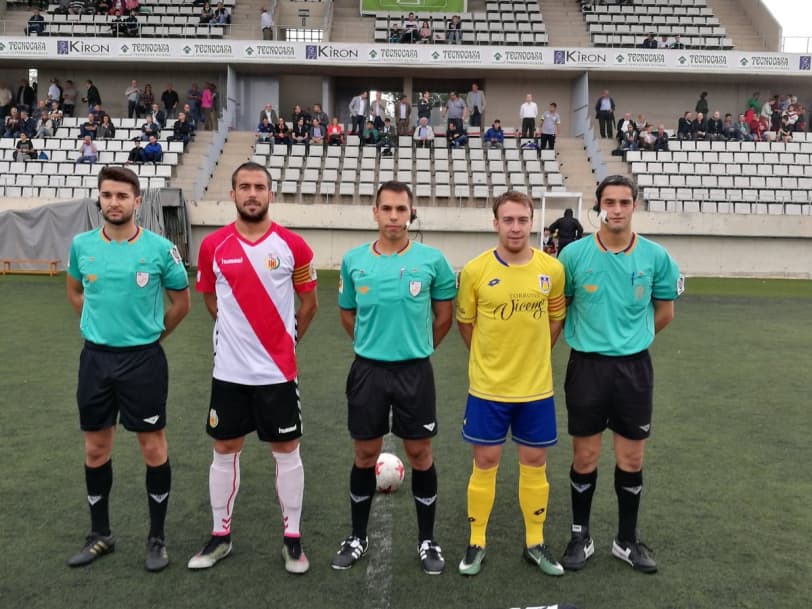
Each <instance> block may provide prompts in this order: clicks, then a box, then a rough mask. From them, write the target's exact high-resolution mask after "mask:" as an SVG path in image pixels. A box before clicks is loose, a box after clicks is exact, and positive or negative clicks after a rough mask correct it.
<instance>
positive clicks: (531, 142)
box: [519, 139, 539, 150]
mask: <svg viewBox="0 0 812 609" xmlns="http://www.w3.org/2000/svg"><path fill="white" fill-rule="evenodd" d="M519 148H520V149H521V150H538V149H539V145H538V144H537V143H536V140H535V139H527V140H524V141H523V142H522V145H521V146H519Z"/></svg>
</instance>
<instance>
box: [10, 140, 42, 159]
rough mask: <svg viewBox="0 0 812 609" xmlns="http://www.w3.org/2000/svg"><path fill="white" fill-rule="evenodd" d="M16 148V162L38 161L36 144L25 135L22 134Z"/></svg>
mask: <svg viewBox="0 0 812 609" xmlns="http://www.w3.org/2000/svg"><path fill="white" fill-rule="evenodd" d="M15 148H16V150H15V152H14V160H15V161H17V162H18V163H24V162H25V161H36V160H37V151H36V150H34V142H32V141H31V140H30V139H29V137H28V136H27V135H26V134H25V133H20V139H19V140H17V144H16V145H15Z"/></svg>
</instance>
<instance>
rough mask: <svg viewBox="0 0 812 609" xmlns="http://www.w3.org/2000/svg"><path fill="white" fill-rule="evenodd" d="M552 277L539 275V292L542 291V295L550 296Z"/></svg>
mask: <svg viewBox="0 0 812 609" xmlns="http://www.w3.org/2000/svg"><path fill="white" fill-rule="evenodd" d="M550 286H551V283H550V276H549V275H539V290H541V293H542V294H549V293H550Z"/></svg>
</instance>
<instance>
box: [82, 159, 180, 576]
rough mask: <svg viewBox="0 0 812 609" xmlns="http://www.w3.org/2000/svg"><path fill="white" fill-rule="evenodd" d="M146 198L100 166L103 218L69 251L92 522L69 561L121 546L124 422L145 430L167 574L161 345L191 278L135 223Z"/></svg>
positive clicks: (128, 174) (166, 246) (131, 180)
mask: <svg viewBox="0 0 812 609" xmlns="http://www.w3.org/2000/svg"><path fill="white" fill-rule="evenodd" d="M140 204H141V196H140V187H139V183H138V176H136V175H135V174H134V173H133V172H132V171H130V170H129V169H124V168H121V167H105V168H104V169H102V170H101V171H100V172H99V200H98V207H99V211H100V212H101V215H102V217H103V219H104V221H103V223H102V225H101V226H100V227H99V228H97V229H95V230H92V231H89V232H86V233H81V234H79V235H76V236H75V237H74V238H73V243H72V244H71V248H70V260H69V263H68V269H67V270H68V280H67V281H68V285H67V291H68V301H69V302H70V304H71V306H72V307H73V308H74V310H75V311H76V313H77V314H79V315H80V316H81V322H80V329H81V333H82V337H83V338H84V339H85V344H84V348H83V349H82V354H81V357H80V359H79V383H78V388H77V391H76V397H77V402H78V405H79V423H80V426H81V428H82V431H83V432H84V439H85V482H86V484H87V502H88V505H89V506H90V523H91V526H90V534H89V535H88V536H87V540H86V543H85V545H84V546H83V547H82V549H81V550H80V551H79V552H78V553H76V554H75V555H73V556H71V557H70V558H69V559H68V564H69V565H70V566H72V567H79V566H83V565H87V564H90V563H91V562H93V561H94V560H96V559H97V558H99V557H100V556H103V555H104V554H107V553H109V552H112V551H113V550H114V548H115V538H114V537H113V535H112V533H111V532H110V518H109V510H108V502H109V497H110V488H111V487H112V485H113V466H112V462H111V460H110V453H111V450H112V447H113V433H114V431H115V425H116V422H117V420H120V421H121V424H122V425H123V426H124V428H125V429H128V430H129V431H134V432H135V433H136V436H137V438H138V444H139V446H140V448H141V454H142V455H143V458H144V462H145V463H146V467H147V474H146V487H147V495H148V499H147V501H148V505H149V518H150V530H149V535H148V537H147V553H146V560H145V562H144V566H145V568H146V569H147V570H148V571H160V570H162V569H164V568H165V567H166V566H167V565H168V564H169V558H168V555H167V552H166V544H165V541H164V520H165V519H166V508H167V504H168V503H169V489H170V485H171V470H170V467H169V459H168V457H167V449H166V437H165V435H164V426H165V425H166V395H167V389H168V382H169V375H168V370H167V364H166V357H165V356H164V352H163V349H162V348H161V345H160V341H161V339H163V338H164V337H165V336H167V335H168V334H169V333H170V332H172V330H174V329H175V328H176V327H177V325H178V324H179V323H180V321H181V320H182V319H183V318H184V316H185V315H186V313H188V311H189V278H188V276H187V274H186V269H185V268H184V266H183V261H182V259H181V257H180V254H179V253H178V250H177V248H176V247H174V246H173V245H172V243H171V242H169V241H168V240H166V239H164V238H163V237H161V236H159V235H156V234H155V233H152V232H150V231H148V230H145V229H143V228H141V227H140V226H138V225H137V224H136V220H135V210H136V209H137V208H138V206H139V205H140ZM164 293H166V294H167V295H168V297H169V306H168V307H167V308H166V309H164Z"/></svg>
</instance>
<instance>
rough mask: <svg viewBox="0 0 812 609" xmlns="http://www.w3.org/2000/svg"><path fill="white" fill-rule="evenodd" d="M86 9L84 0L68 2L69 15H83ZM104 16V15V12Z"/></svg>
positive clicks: (70, 0)
mask: <svg viewBox="0 0 812 609" xmlns="http://www.w3.org/2000/svg"><path fill="white" fill-rule="evenodd" d="M87 9H88V7H87V2H86V0H69V3H68V13H70V14H71V15H81V14H83V13H87ZM94 10H95V8H94ZM104 14H106V11H105V13H104Z"/></svg>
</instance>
